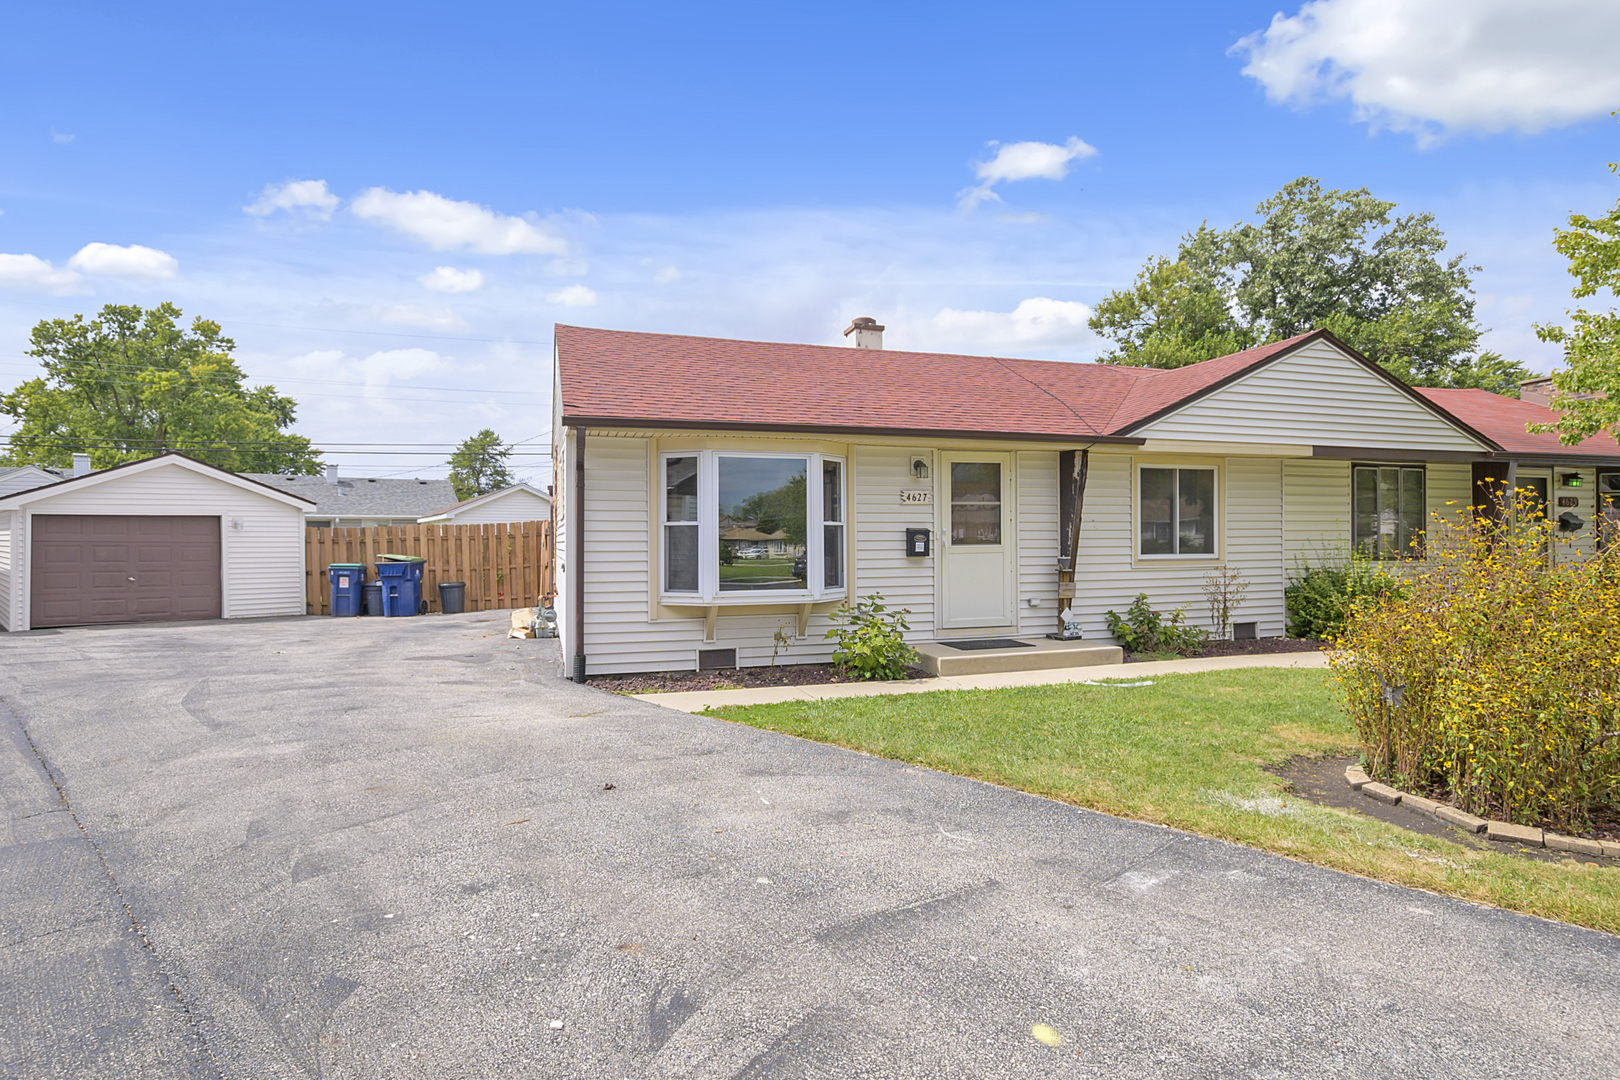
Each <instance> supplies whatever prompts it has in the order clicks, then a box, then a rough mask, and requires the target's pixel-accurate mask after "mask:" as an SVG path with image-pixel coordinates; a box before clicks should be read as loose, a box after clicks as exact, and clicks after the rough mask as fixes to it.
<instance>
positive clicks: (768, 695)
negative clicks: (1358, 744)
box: [634, 652, 1327, 713]
mask: <svg viewBox="0 0 1620 1080" xmlns="http://www.w3.org/2000/svg"><path fill="white" fill-rule="evenodd" d="M1255 667H1286V668H1325V667H1327V654H1326V653H1320V652H1297V653H1267V654H1263V655H1259V656H1194V657H1190V658H1187V659H1182V660H1153V661H1148V662H1146V663H1140V664H1098V665H1096V666H1094V667H1075V668H1055V669H1054V668H1049V669H1047V670H1045V671H1002V672H996V673H995V674H990V675H944V676H941V677H939V678H937V679H910V680H907V681H904V682H869V683H820V684H817V685H812V686H762V687H751V688H744V689H740V690H687V691H682V692H679V693H669V694H636V695H634V696H635V698H636V700H638V701H649V702H652V703H653V704H655V705H662V706H664V707H665V708H669V709H679V710H680V711H681V712H688V713H695V712H702V711H703V710H704V709H710V708H716V707H719V706H722V705H769V704H772V703H773V702H778V701H823V700H826V699H828V698H848V697H877V696H880V695H883V694H926V693H929V692H930V691H934V690H1000V689H1003V688H1005V687H1009V686H1057V685H1061V684H1063V683H1087V682H1096V681H1098V680H1100V679H1151V678H1155V677H1157V676H1160V675H1184V674H1188V673H1191V672H1196V671H1229V670H1231V669H1233V668H1255Z"/></svg>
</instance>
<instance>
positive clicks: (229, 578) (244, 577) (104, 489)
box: [19, 465, 304, 619]
mask: <svg viewBox="0 0 1620 1080" xmlns="http://www.w3.org/2000/svg"><path fill="white" fill-rule="evenodd" d="M27 512H28V513H29V514H152V515H164V514H190V515H199V516H209V517H214V516H218V517H220V518H223V519H225V521H226V522H227V525H228V523H229V521H230V520H231V519H239V520H240V521H241V522H242V527H241V528H240V529H233V528H229V527H227V528H225V529H224V532H223V537H224V542H223V545H222V549H221V558H222V560H223V562H224V571H225V588H224V595H223V601H224V614H225V615H226V617H228V618H233V619H241V618H253V617H258V616H267V615H302V614H304V513H303V509H302V508H301V507H299V506H292V505H288V504H286V503H283V502H279V501H277V500H275V499H273V498H269V497H266V496H262V495H259V494H258V493H256V492H253V491H251V490H248V489H245V488H240V487H237V486H236V485H234V484H230V483H227V482H225V481H223V480H220V479H217V478H215V477H212V476H206V475H203V474H201V473H196V472H193V471H191V470H190V469H188V468H185V467H184V466H180V465H166V466H160V467H158V468H153V469H147V470H143V471H141V472H137V473H131V474H129V475H127V476H115V477H109V478H108V479H107V480H105V481H103V482H101V483H99V484H94V485H91V486H88V487H80V488H73V489H69V490H66V491H64V492H62V493H61V494H59V495H52V496H49V497H46V498H42V499H40V500H38V501H37V502H33V503H30V504H28V508H27ZM19 561H24V560H23V559H22V558H21V557H19Z"/></svg>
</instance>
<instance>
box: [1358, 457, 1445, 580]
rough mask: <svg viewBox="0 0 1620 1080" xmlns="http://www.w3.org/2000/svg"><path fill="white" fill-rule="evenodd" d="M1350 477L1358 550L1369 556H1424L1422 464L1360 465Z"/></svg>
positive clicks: (1382, 557)
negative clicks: (1415, 465)
mask: <svg viewBox="0 0 1620 1080" xmlns="http://www.w3.org/2000/svg"><path fill="white" fill-rule="evenodd" d="M1350 478H1351V479H1350V483H1351V499H1352V502H1353V505H1352V507H1351V514H1350V520H1351V544H1352V546H1353V547H1354V549H1355V551H1356V553H1357V554H1359V555H1362V556H1364V557H1366V558H1369V559H1421V558H1423V525H1424V518H1425V516H1426V515H1427V500H1426V498H1425V495H1424V472H1423V469H1422V467H1421V466H1420V467H1417V468H1413V467H1411V466H1397V465H1357V466H1355V467H1353V468H1352V469H1351V470H1350Z"/></svg>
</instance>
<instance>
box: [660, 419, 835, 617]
mask: <svg viewBox="0 0 1620 1080" xmlns="http://www.w3.org/2000/svg"><path fill="white" fill-rule="evenodd" d="M690 457H695V458H697V459H698V472H697V475H698V524H697V530H698V591H697V592H670V591H669V589H668V588H666V586H667V584H668V580H667V578H668V573H669V561H668V558H669V557H668V553H667V552H665V551H664V550H663V548H664V546H665V544H666V543H667V540H666V533H665V531H664V530H665V526H666V525H667V524H669V523H668V522H667V521H666V520H665V519H666V517H667V515H668V513H669V497H668V492H667V491H666V489H665V486H664V485H665V484H666V482H667V481H666V479H665V478H666V477H667V476H668V469H669V465H668V462H669V460H670V459H671V458H690ZM723 457H728V458H796V459H799V460H802V461H803V462H804V463H805V502H806V504H807V505H806V506H805V544H804V546H805V582H806V585H807V587H806V588H803V589H769V590H761V591H759V592H745V591H737V592H721V591H720V459H721V458H723ZM824 461H836V462H837V463H838V466H839V468H838V482H839V485H840V488H841V490H840V491H839V505H840V506H841V507H843V508H844V520H843V522H842V523H841V524H842V525H843V530H844V531H843V536H844V562H843V566H844V584H843V585H839V586H836V587H834V588H830V589H829V588H826V587H825V585H824V582H823V580H822V578H823V576H824V574H825V570H826V562H825V560H824V558H823V555H824V553H825V552H824V539H825V530H824V529H823V528H822V526H823V525H824V524H825V522H824V521H823V519H822V512H821V508H822V495H821V476H822V471H821V464H822V462H824ZM657 484H658V488H657V494H658V504H659V511H658V543H659V551H660V554H659V558H658V567H657V572H658V596H659V601H660V602H661V603H665V604H703V605H705V606H711V605H723V604H784V603H788V604H791V603H798V604H805V603H819V602H821V601H823V600H841V599H844V598H845V597H847V596H848V595H849V577H850V558H849V536H850V531H849V460H848V459H847V458H845V457H844V456H843V455H840V454H821V453H815V452H812V451H808V450H806V451H793V450H662V451H660V452H659V454H658V478H657ZM835 524H837V523H835Z"/></svg>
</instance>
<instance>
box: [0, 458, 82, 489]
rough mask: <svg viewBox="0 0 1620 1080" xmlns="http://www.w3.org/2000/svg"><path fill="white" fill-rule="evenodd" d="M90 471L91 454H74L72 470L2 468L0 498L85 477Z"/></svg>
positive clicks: (30, 466)
mask: <svg viewBox="0 0 1620 1080" xmlns="http://www.w3.org/2000/svg"><path fill="white" fill-rule="evenodd" d="M90 471H91V469H90V455H89V454H74V455H73V467H72V468H71V469H53V468H51V467H50V466H48V465H11V466H6V467H4V468H0V496H6V495H15V494H16V493H17V492H19V491H27V490H28V489H29V488H37V487H43V486H44V485H46V484H54V483H56V482H57V481H58V480H62V479H65V478H66V477H69V476H84V475H85V474H86V473H88V472H90Z"/></svg>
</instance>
